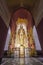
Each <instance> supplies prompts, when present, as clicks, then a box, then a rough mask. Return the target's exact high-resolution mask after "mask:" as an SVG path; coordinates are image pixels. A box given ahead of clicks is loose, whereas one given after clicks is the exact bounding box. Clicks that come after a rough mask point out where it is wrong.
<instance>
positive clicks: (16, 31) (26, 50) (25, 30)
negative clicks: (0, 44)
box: [8, 8, 36, 57]
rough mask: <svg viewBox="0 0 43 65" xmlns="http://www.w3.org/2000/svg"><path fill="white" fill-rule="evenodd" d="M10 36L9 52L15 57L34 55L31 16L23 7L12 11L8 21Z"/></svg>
mask: <svg viewBox="0 0 43 65" xmlns="http://www.w3.org/2000/svg"><path fill="white" fill-rule="evenodd" d="M10 29H11V37H10V42H9V50H8V54H9V52H10V53H11V54H13V55H14V56H15V57H29V56H33V55H34V56H35V55H36V47H35V42H34V39H33V18H32V15H31V14H30V12H29V11H28V10H26V9H24V8H20V9H18V10H17V11H16V12H14V13H13V16H12V18H11V22H10Z"/></svg>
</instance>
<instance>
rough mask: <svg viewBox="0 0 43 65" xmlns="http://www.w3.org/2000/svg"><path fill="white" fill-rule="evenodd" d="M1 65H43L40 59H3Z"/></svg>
mask: <svg viewBox="0 0 43 65" xmlns="http://www.w3.org/2000/svg"><path fill="white" fill-rule="evenodd" d="M1 65H43V62H41V61H40V60H39V59H38V58H33V57H32V58H3V59H2V64H1Z"/></svg>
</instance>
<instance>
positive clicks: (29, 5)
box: [5, 0, 40, 12]
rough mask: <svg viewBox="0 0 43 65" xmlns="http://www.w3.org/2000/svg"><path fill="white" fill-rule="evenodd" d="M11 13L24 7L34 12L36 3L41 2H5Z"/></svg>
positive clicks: (12, 0) (24, 0) (32, 0)
mask: <svg viewBox="0 0 43 65" xmlns="http://www.w3.org/2000/svg"><path fill="white" fill-rule="evenodd" d="M5 1H6V4H7V6H8V9H9V11H10V12H12V11H14V10H16V9H17V8H19V7H24V8H26V9H28V10H30V11H31V10H32V9H33V8H34V6H35V4H36V3H39V1H40V0H5Z"/></svg>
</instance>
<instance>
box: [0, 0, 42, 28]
mask: <svg viewBox="0 0 43 65" xmlns="http://www.w3.org/2000/svg"><path fill="white" fill-rule="evenodd" d="M0 5H1V6H0V7H1V8H0V15H1V17H2V18H3V20H4V22H5V24H6V25H7V27H9V23H10V18H11V14H12V13H13V12H14V11H16V10H17V9H18V8H20V7H24V8H26V9H27V10H29V11H30V12H31V13H32V15H33V18H34V20H35V25H36V26H37V25H38V24H39V22H40V20H41V18H42V17H43V0H0Z"/></svg>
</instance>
